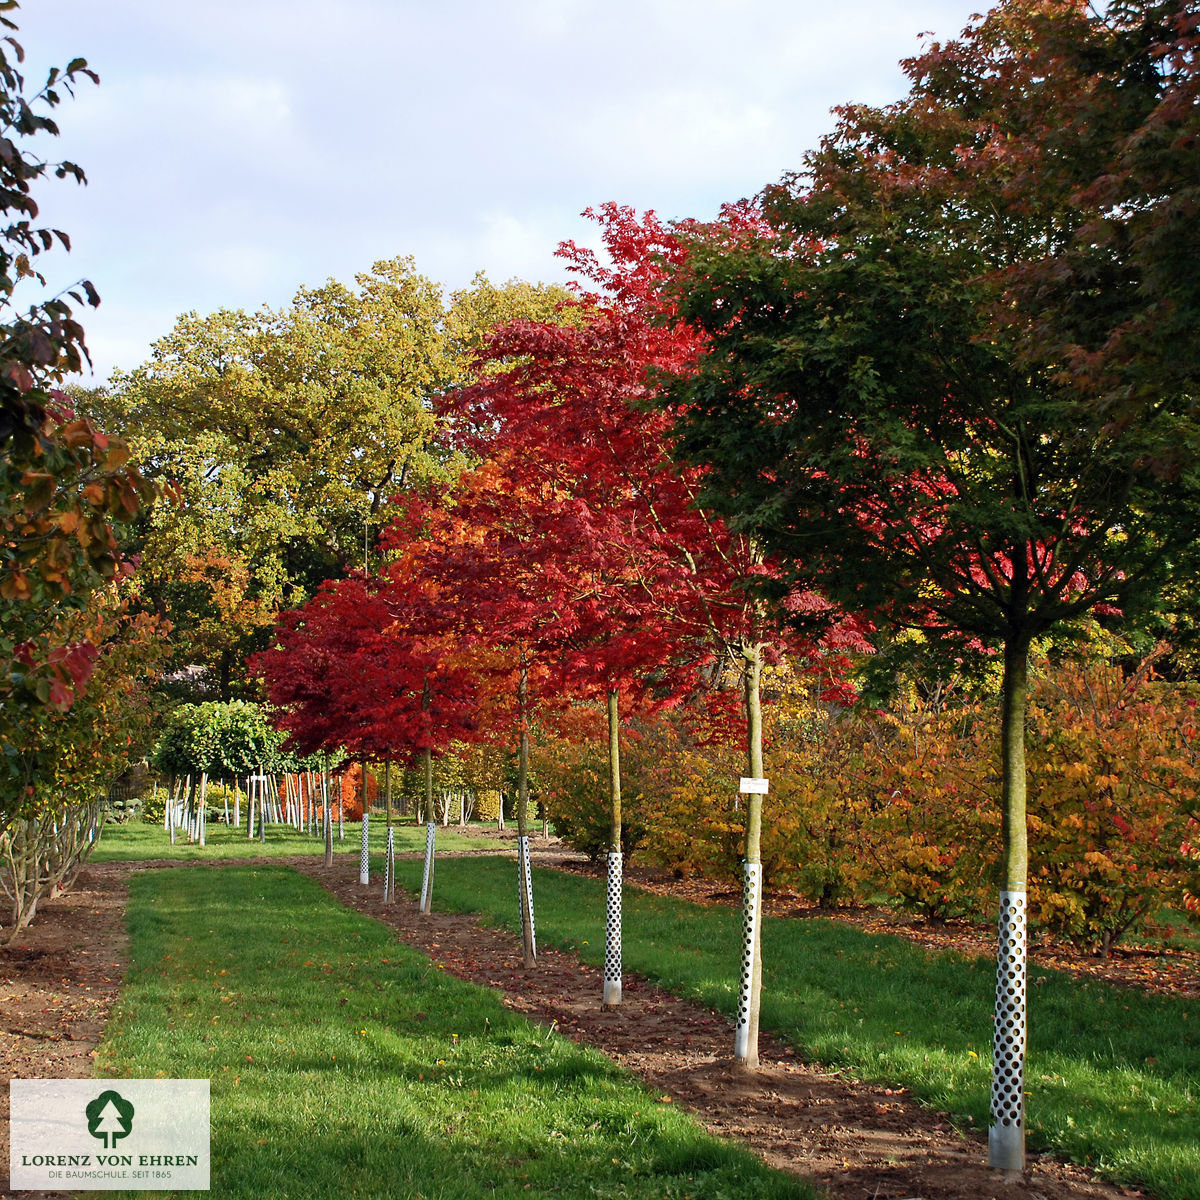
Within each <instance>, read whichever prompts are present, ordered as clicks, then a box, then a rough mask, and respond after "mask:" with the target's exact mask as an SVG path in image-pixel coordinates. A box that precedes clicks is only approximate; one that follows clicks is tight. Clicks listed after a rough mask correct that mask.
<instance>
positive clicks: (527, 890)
mask: <svg viewBox="0 0 1200 1200" xmlns="http://www.w3.org/2000/svg"><path fill="white" fill-rule="evenodd" d="M525 896H528V897H529V945H530V948H531V949H532V950H533V953H534V956H535V957H536V955H537V925H536V924H535V923H534V920H533V869H532V867H531V865H530V862H529V835H528V834H523V835H519V836H518V837H517V906H518V911H520V906H521V905H522V903H523V897H525Z"/></svg>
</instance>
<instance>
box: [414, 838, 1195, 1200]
mask: <svg viewBox="0 0 1200 1200" xmlns="http://www.w3.org/2000/svg"><path fill="white" fill-rule="evenodd" d="M419 873H420V864H419V863H411V862H404V863H400V864H398V866H397V881H398V883H399V884H400V885H401V886H404V887H407V888H409V889H410V890H415V889H416V888H417V887H419V883H420V876H419ZM434 904H435V907H436V906H442V907H444V908H448V909H454V910H457V911H471V912H480V913H482V914H484V915H485V917H486V918H487V919H488V920H490V921H492V922H495V923H497V924H501V925H504V926H507V927H508V928H510V929H512V930H514V931H515V929H516V927H517V913H516V886H515V866H514V864H513V863H511V862H505V861H502V860H498V859H491V858H489V859H479V858H474V859H458V860H455V859H449V858H448V859H445V860H443V861H442V862H439V864H438V869H437V876H436V893H435V896H434ZM625 906H626V918H625V967H626V969H627V970H634V971H638V972H640V973H642V974H643V975H646V976H648V977H650V978H651V979H654V980H655V981H656V982H658V983H660V984H662V985H663V986H664V987H666V988H668V989H669V990H671V991H673V992H675V993H677V994H679V995H683V996H689V997H693V998H695V999H697V1000H699V1001H701V1002H703V1003H705V1004H709V1005H712V1006H713V1007H714V1008H717V1009H719V1010H721V1011H723V1012H725V1013H727V1014H730V1015H733V1014H734V1012H735V1009H736V1002H737V995H736V978H735V973H736V969H737V962H738V948H739V945H740V936H741V933H740V930H741V919H740V914H739V913H738V912H737V911H736V910H734V909H731V908H721V907H702V906H698V905H695V904H690V903H687V902H685V901H681V900H671V899H668V898H663V897H660V896H653V895H649V894H647V893H645V892H639V891H638V890H636V889H634V888H627V889H626V891H625ZM535 907H536V913H537V930H538V939H539V944H541V945H558V946H563V947H566V948H569V949H571V950H574V951H576V952H577V953H579V954H580V955H581V957H583V958H584V959H586V960H588V961H590V962H592V963H595V964H597V965H600V964H601V963H602V960H603V954H604V928H603V921H604V894H603V883H602V881H600V880H592V879H586V878H581V877H578V876H574V875H568V874H565V873H562V872H557V871H535ZM763 958H764V983H763V1009H762V1024H763V1027H764V1028H766V1029H770V1030H773V1031H775V1032H776V1033H777V1034H778V1035H779V1036H780V1037H782V1038H784V1039H785V1040H787V1041H789V1042H790V1043H792V1044H793V1045H794V1046H796V1047H797V1049H798V1050H800V1051H801V1052H802V1053H803V1054H805V1055H806V1056H808V1057H810V1058H812V1059H814V1060H816V1061H819V1062H824V1063H827V1064H830V1065H834V1066H840V1067H845V1068H849V1069H851V1070H852V1071H854V1072H855V1073H856V1074H858V1075H859V1076H860V1077H862V1078H864V1079H870V1080H874V1081H879V1082H883V1083H886V1084H891V1085H896V1086H903V1087H906V1088H908V1089H910V1090H911V1091H912V1092H913V1093H914V1094H915V1095H916V1096H917V1097H918V1098H919V1099H921V1100H922V1101H924V1102H925V1103H928V1104H929V1105H931V1106H933V1107H935V1108H937V1109H939V1110H941V1111H944V1112H947V1113H950V1114H951V1115H952V1116H954V1117H955V1118H956V1119H957V1120H959V1121H960V1122H962V1123H963V1124H964V1125H973V1126H975V1127H977V1128H984V1127H986V1125H987V1122H988V1102H989V1087H990V1075H989V1073H990V1059H991V1013H992V1003H993V994H994V989H995V968H994V964H993V962H992V961H991V960H990V959H977V958H967V957H964V956H962V955H958V954H954V953H941V954H931V953H927V952H926V951H924V950H923V949H921V948H920V947H918V946H915V945H913V944H912V943H910V942H908V941H905V940H904V939H901V938H898V937H890V936H887V935H873V934H867V933H864V932H862V931H860V930H857V929H855V928H853V927H851V926H848V925H846V924H844V923H841V922H835V921H828V920H823V919H794V918H793V919H768V920H766V921H765V923H764V928H763ZM1029 994H1030V1001H1029V1022H1030V1053H1029V1070H1028V1078H1027V1082H1026V1086H1027V1089H1028V1100H1027V1105H1028V1113H1027V1116H1028V1122H1029V1130H1030V1139H1029V1140H1030V1145H1031V1146H1032V1147H1040V1148H1052V1149H1053V1150H1055V1151H1056V1152H1058V1153H1061V1154H1063V1155H1065V1156H1068V1157H1070V1158H1073V1159H1074V1160H1076V1161H1078V1162H1082V1163H1087V1164H1089V1165H1091V1166H1093V1167H1096V1168H1097V1169H1099V1170H1100V1171H1102V1172H1103V1173H1104V1174H1106V1175H1108V1176H1109V1177H1111V1178H1113V1179H1116V1180H1120V1181H1124V1182H1132V1183H1137V1184H1140V1185H1143V1186H1145V1187H1148V1188H1149V1189H1150V1190H1151V1191H1152V1192H1154V1193H1155V1194H1157V1195H1159V1196H1162V1197H1169V1198H1171V1200H1200V1103H1198V1099H1200V1002H1197V1001H1196V1000H1187V999H1182V998H1177V997H1167V996H1155V995H1148V994H1145V993H1142V992H1138V991H1134V990H1127V989H1119V988H1115V987H1111V986H1108V985H1105V984H1102V983H1094V982H1082V981H1077V980H1075V979H1074V978H1072V977H1070V976H1067V975H1064V974H1061V973H1058V972H1054V971H1048V970H1041V969H1037V968H1035V969H1033V970H1032V972H1031V986H1030V989H1029Z"/></svg>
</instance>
